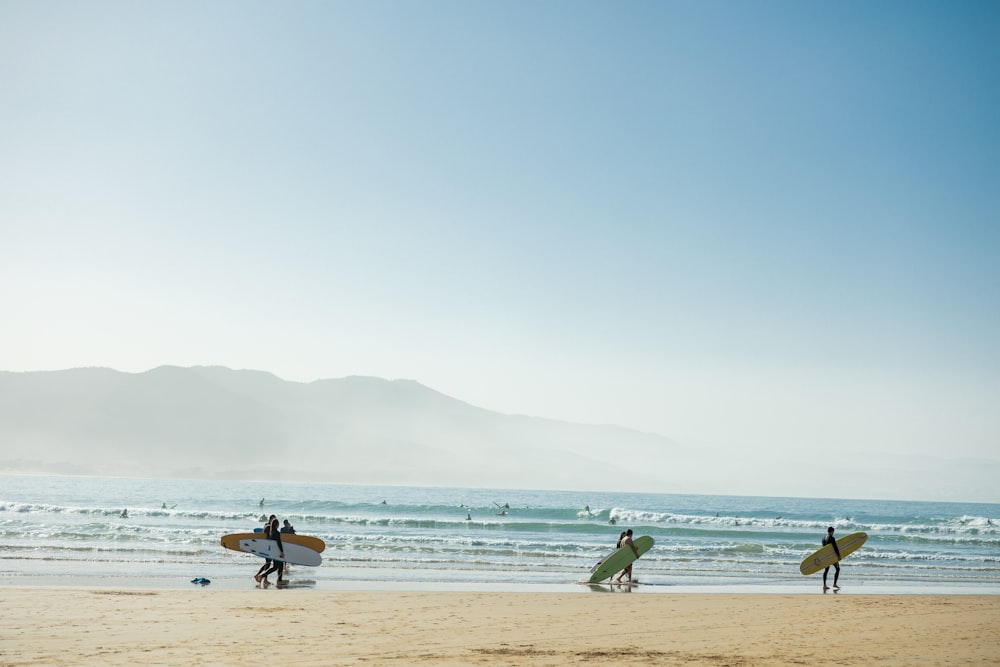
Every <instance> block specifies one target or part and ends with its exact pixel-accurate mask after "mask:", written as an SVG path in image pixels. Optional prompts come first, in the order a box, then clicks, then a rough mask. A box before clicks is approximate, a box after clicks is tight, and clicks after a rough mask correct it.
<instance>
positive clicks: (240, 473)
mask: <svg viewBox="0 0 1000 667" xmlns="http://www.w3.org/2000/svg"><path fill="white" fill-rule="evenodd" d="M2 471H6V472H48V473H62V474H91V475H111V476H120V475H128V476H139V477H187V478H208V479H213V478H216V479H247V480H251V479H252V480H290V481H292V480H295V481H313V482H344V483H361V484H364V483H372V484H412V485H420V486H467V487H489V488H545V489H572V490H582V491H587V490H590V491H629V490H635V491H650V492H659V493H703V494H721V495H761V496H811V497H839V498H899V499H916V500H984V501H987V502H997V500H998V494H997V491H996V488H997V487H996V479H997V477H998V476H1000V462H998V461H997V460H993V459H991V460H964V459H938V458H928V457H899V456H889V455H877V454H873V453H869V452H859V451H851V450H850V449H849V448H848V447H845V448H844V449H842V450H838V451H837V452H821V451H817V450H814V449H812V448H810V447H809V446H808V443H803V447H802V449H801V450H800V451H797V452H794V453H790V454H788V455H785V456H780V457H779V456H777V455H771V456H767V455H765V454H763V453H762V452H760V451H758V450H756V449H754V448H752V447H746V448H744V449H735V448H733V447H732V446H729V447H728V448H727V453H723V452H721V451H719V450H715V449H713V448H711V447H709V446H702V447H698V448H692V447H685V446H681V445H680V444H678V443H676V442H674V441H672V440H670V439H668V438H666V437H663V436H660V435H654V434H650V433H641V432H638V431H634V430H630V429H627V428H621V427H619V426H601V425H586V424H573V423H567V422H561V421H554V420H550V419H540V418H536V417H526V416H521V415H506V414H500V413H497V412H491V411H489V410H484V409H483V408H478V407H476V406H473V405H470V404H468V403H465V402H463V401H460V400H458V399H455V398H452V397H450V396H445V395H444V394H441V393H439V392H437V391H434V390H433V389H430V388H428V387H425V386H423V385H421V384H419V383H417V382H414V381H412V380H392V381H390V380H383V379H379V378H372V377H347V378H340V379H334V380H317V381H316V382H310V383H300V382H287V381H285V380H282V379H280V378H278V377H275V376H274V375H271V374H270V373H265V372H260V371H247V370H239V371H236V370H230V369H228V368H221V367H194V368H178V367H175V366H162V367H160V368H155V369H153V370H151V371H147V372H145V373H122V372H119V371H115V370H110V369H107V368H80V369H73V370H64V371H46V372H30V373H11V372H2V371H0V472H2Z"/></svg>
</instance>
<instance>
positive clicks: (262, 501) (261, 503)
mask: <svg viewBox="0 0 1000 667" xmlns="http://www.w3.org/2000/svg"><path fill="white" fill-rule="evenodd" d="M258 505H260V506H261V507H263V506H264V499H263V498H261V499H260V502H259V503H258Z"/></svg>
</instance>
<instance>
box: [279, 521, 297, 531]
mask: <svg viewBox="0 0 1000 667" xmlns="http://www.w3.org/2000/svg"><path fill="white" fill-rule="evenodd" d="M279 532H282V533H291V534H292V535H294V534H295V527H294V526H292V524H290V523H288V519H285V525H284V526H282V527H281V530H280V531H279Z"/></svg>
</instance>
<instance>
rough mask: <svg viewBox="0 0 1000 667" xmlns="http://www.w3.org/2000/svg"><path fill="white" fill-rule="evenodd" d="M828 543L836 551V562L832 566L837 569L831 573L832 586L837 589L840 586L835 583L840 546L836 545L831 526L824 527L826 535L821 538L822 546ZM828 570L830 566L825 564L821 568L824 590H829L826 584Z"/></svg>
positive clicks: (838, 574)
mask: <svg viewBox="0 0 1000 667" xmlns="http://www.w3.org/2000/svg"><path fill="white" fill-rule="evenodd" d="M828 544H832V545H833V550H834V551H835V552H836V553H837V562H835V563H834V564H833V566H834V567H835V568H837V571H836V572H834V573H833V587H834V588H838V589H839V588H840V586H838V585H837V580H838V579H840V548H839V547H838V546H837V538H835V537H834V536H833V526H830V527H829V528H827V529H826V537H824V538H823V546H824V547H825V546H826V545H828ZM829 571H830V566H829V565H827V566H826V569H825V570H823V590H824V591H826V590H829V587H828V586H827V585H826V575H827V573H828V572H829Z"/></svg>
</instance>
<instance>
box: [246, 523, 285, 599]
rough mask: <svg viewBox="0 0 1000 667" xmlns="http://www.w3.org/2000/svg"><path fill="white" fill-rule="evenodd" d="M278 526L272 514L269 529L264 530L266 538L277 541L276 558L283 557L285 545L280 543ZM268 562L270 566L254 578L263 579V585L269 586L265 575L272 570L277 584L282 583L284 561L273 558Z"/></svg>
mask: <svg viewBox="0 0 1000 667" xmlns="http://www.w3.org/2000/svg"><path fill="white" fill-rule="evenodd" d="M280 526H281V524H279V523H278V517H276V516H274V515H273V514H272V515H271V523H270V526H269V529H270V530H266V531H265V535H267V539H269V540H274V541H275V542H277V543H278V558H282V559H283V558H284V557H285V547H284V545H283V544H281V530H279V528H280ZM268 562H269V563H270V564H271V567H269V568H268V569H267V570H266V571H265V572H264V573H263V574H258V575H257V576H256V577H254V579H256V580H257V581H258V582H260V581H263V582H264V585H265V586H270V585H271V582H269V581H268V580H267V575H269V574H271V573H272V572H277V573H278V583H279V584H281V583H283V582H282V577H283V576H284V574H285V561H284V560H273V561H268Z"/></svg>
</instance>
